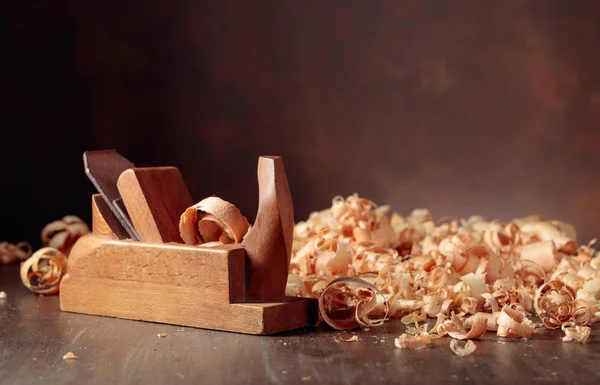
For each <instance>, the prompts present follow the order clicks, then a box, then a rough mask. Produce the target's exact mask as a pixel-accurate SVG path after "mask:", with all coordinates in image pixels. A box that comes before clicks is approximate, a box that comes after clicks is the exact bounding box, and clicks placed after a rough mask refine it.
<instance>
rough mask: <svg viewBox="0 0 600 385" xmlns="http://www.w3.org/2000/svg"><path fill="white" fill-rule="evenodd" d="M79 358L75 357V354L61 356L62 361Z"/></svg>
mask: <svg viewBox="0 0 600 385" xmlns="http://www.w3.org/2000/svg"><path fill="white" fill-rule="evenodd" d="M78 359H79V357H77V356H76V355H75V354H73V353H72V352H68V353H67V354H65V355H64V356H63V360H78Z"/></svg>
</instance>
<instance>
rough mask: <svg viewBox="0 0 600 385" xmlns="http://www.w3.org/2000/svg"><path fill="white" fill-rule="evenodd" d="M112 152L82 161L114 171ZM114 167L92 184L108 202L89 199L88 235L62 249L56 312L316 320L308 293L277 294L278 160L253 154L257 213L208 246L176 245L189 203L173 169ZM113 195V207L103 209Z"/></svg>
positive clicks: (285, 207)
mask: <svg viewBox="0 0 600 385" xmlns="http://www.w3.org/2000/svg"><path fill="white" fill-rule="evenodd" d="M115 154H116V152H114V151H112V152H110V151H108V152H107V151H103V152H102V154H101V153H100V152H99V153H95V154H94V152H91V153H90V152H88V153H86V154H84V159H85V158H86V157H89V158H91V157H92V156H96V155H98V156H99V155H101V156H104V157H106V159H105V160H102V161H100V162H98V163H96V164H102V165H104V166H106V165H109V167H107V168H108V169H111V170H113V171H114V170H115V169H118V168H115V167H113V166H112V165H111V163H110V162H111V160H110V158H111V156H114V155H115ZM117 155H118V154H117ZM123 159H124V158H123ZM88 160H89V159H88ZM85 163H86V164H88V163H89V164H94V162H89V161H86V162H85ZM86 167H87V166H86ZM105 168H106V167H105ZM86 171H88V170H87V169H86ZM118 171H119V173H115V172H112V174H111V173H104V176H106V175H108V174H111V175H112V176H113V179H114V177H115V175H116V176H118V180H116V181H114V180H112V181H100V183H94V184H95V185H98V184H100V185H103V186H111V187H110V191H111V192H112V193H111V200H107V199H106V196H105V195H102V196H101V195H100V194H95V195H94V196H93V197H92V218H93V219H92V234H90V235H86V236H84V237H82V238H80V239H79V240H78V241H77V242H76V244H75V245H74V247H73V249H72V251H71V254H70V256H69V261H68V274H67V275H65V277H64V278H63V280H62V283H61V286H60V307H61V309H62V310H63V311H69V312H76V313H86V314H94V315H102V316H112V317H118V318H126V319H133V320H142V321H151V322H160V323H168V324H175V325H183V326H192V327H199V328H207V329H215V330H224V331H232V332H240V333H247V334H273V333H279V332H283V331H286V330H291V329H297V328H302V327H308V326H311V325H314V324H315V323H316V322H317V315H318V310H317V307H318V306H317V301H316V300H315V299H310V298H296V297H286V296H285V286H286V282H287V276H288V269H289V263H290V256H291V248H292V237H293V226H294V213H293V206H292V197H291V193H290V189H289V185H288V181H287V176H286V173H285V169H284V166H283V160H282V159H281V158H280V157H260V158H259V163H258V185H259V206H258V213H257V216H256V221H255V223H254V226H253V227H252V228H251V230H250V231H249V233H248V234H247V235H246V237H245V239H244V241H243V242H242V243H241V244H231V245H219V246H214V247H205V246H202V245H200V246H195V245H185V244H182V243H181V242H182V241H181V238H180V237H179V234H178V232H177V229H178V223H179V217H180V215H181V214H182V213H183V211H184V210H185V209H186V208H187V207H189V206H191V205H192V200H191V198H190V194H189V192H188V190H187V187H186V185H185V183H184V182H183V179H182V177H181V174H180V173H179V170H177V169H176V168H174V167H153V168H129V169H126V170H120V169H119V170H118ZM88 175H90V174H88ZM90 178H91V176H90ZM99 178H100V179H102V178H103V176H102V175H101V176H100V177H99ZM97 179H98V178H97ZM111 183H112V184H114V186H112V185H111ZM116 190H118V192H119V193H120V195H121V196H120V198H119V197H115V191H116ZM120 199H122V203H123V205H124V207H121V208H120V210H119V209H118V208H117V209H115V207H109V205H110V204H111V203H116V202H118V201H119V200H120ZM124 209H126V212H127V213H123V212H124V211H125V210H124ZM119 212H121V213H122V215H118V216H117V214H118V213H119ZM129 218H130V221H129ZM125 220H126V222H123V221H125ZM132 226H133V227H134V229H132V230H131V229H130V230H129V231H123V228H125V229H129V228H131V227H132ZM131 234H135V235H137V236H139V238H140V240H139V241H138V240H134V239H132V238H133V237H128V235H131Z"/></svg>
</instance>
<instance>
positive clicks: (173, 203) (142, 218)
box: [117, 167, 193, 243]
mask: <svg viewBox="0 0 600 385" xmlns="http://www.w3.org/2000/svg"><path fill="white" fill-rule="evenodd" d="M117 187H118V189H119V193H120V194H121V197H122V198H123V203H124V204H125V207H126V208H127V211H128V212H129V215H130V217H131V221H132V222H133V225H134V227H135V229H136V232H137V233H138V235H139V237H140V240H142V241H144V242H154V243H164V242H178V243H183V240H182V239H181V236H180V234H179V218H180V216H181V214H183V212H184V211H185V209H187V208H188V207H190V206H191V205H192V204H193V202H192V197H191V195H190V192H189V191H188V189H187V186H186V185H185V182H184V181H183V177H182V176H181V173H180V172H179V169H177V168H176V167H145V168H133V169H129V170H126V171H124V172H123V173H122V174H121V176H120V177H119V180H118V182H117Z"/></svg>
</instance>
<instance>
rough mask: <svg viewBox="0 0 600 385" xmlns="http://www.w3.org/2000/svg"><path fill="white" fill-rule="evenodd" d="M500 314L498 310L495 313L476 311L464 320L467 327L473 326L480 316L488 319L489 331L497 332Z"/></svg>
mask: <svg viewBox="0 0 600 385" xmlns="http://www.w3.org/2000/svg"><path fill="white" fill-rule="evenodd" d="M499 316H500V312H499V311H497V312H495V313H476V314H474V315H472V316H471V317H469V318H467V319H466V320H465V322H464V327H465V328H472V327H473V324H474V322H475V320H476V319H477V318H478V317H479V318H485V319H486V320H487V329H486V330H487V331H490V332H495V331H496V330H498V317H499Z"/></svg>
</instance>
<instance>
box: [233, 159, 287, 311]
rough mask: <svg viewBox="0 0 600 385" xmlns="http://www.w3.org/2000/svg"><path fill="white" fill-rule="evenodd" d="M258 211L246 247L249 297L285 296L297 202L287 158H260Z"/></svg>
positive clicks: (266, 298)
mask: <svg viewBox="0 0 600 385" xmlns="http://www.w3.org/2000/svg"><path fill="white" fill-rule="evenodd" d="M257 174H258V196H259V198H258V212H257V213H256V221H255V222H254V225H253V226H252V229H251V230H250V232H249V234H248V235H247V236H246V238H245V239H244V241H243V242H242V244H243V245H244V246H245V248H246V256H247V257H246V300H249V301H273V300H275V301H276V300H279V299H281V298H283V296H284V295H285V286H286V282H287V277H288V271H289V266H290V257H291V253H292V238H293V232H294V206H293V202H292V194H291V192H290V186H289V184H288V180H287V175H286V172H285V167H284V165H283V159H281V157H278V156H261V157H260V158H259V160H258V172H257Z"/></svg>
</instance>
